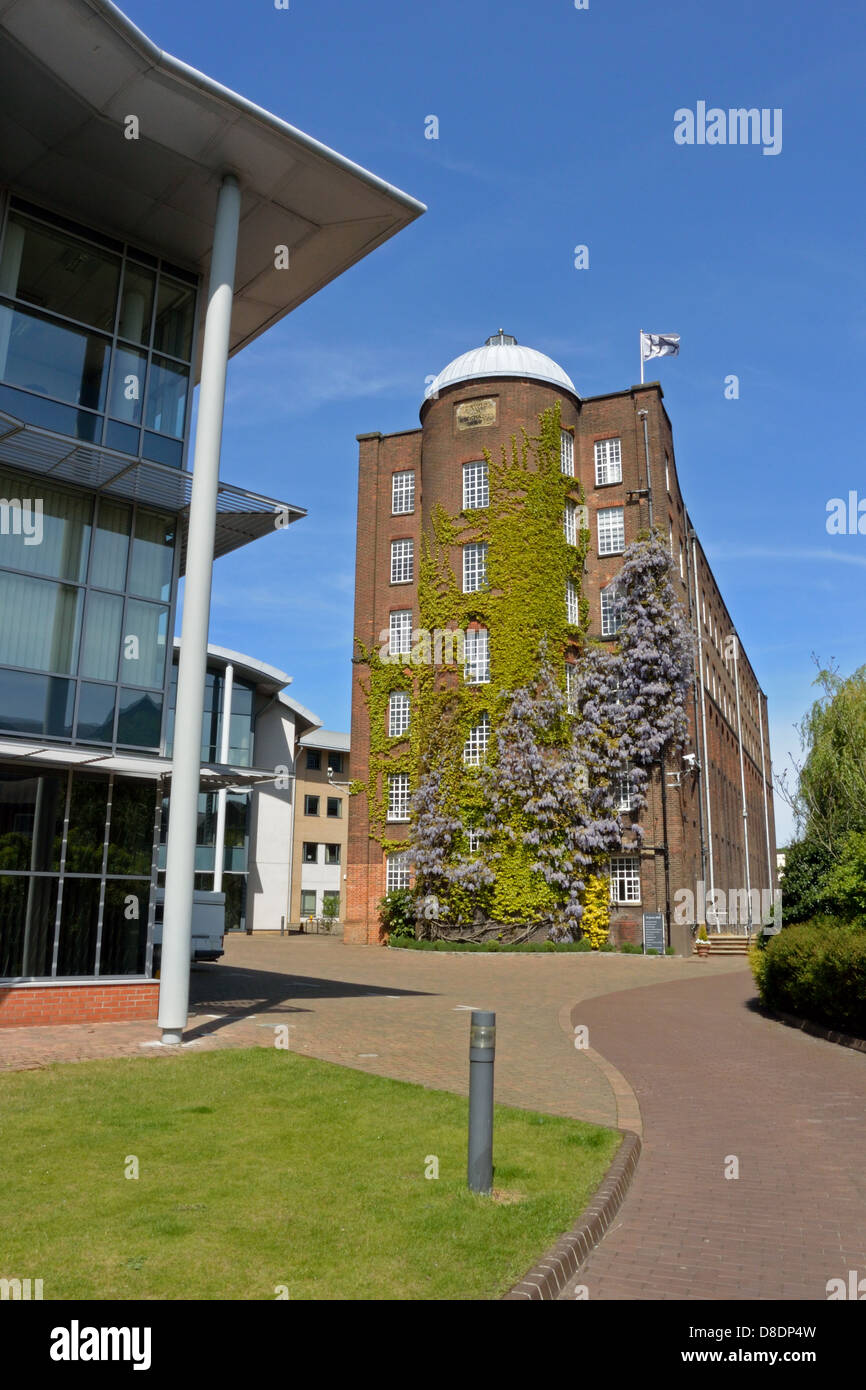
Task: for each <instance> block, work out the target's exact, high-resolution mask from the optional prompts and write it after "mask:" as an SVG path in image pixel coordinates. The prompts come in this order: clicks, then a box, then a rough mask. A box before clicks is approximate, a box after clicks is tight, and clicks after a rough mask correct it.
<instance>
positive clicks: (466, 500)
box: [463, 459, 490, 512]
mask: <svg viewBox="0 0 866 1390" xmlns="http://www.w3.org/2000/svg"><path fill="white" fill-rule="evenodd" d="M489 506H490V478H489V476H488V469H487V460H486V459H477V460H475V461H474V462H473V463H464V465H463V510H464V512H471V511H477V510H478V509H479V508H480V507H489Z"/></svg>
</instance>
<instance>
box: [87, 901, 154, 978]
mask: <svg viewBox="0 0 866 1390" xmlns="http://www.w3.org/2000/svg"><path fill="white" fill-rule="evenodd" d="M149 905H150V884H149V883H147V882H146V881H144V880H143V879H140V878H132V879H127V880H126V881H124V880H122V879H121V880H120V881H118V880H117V879H109V880H108V881H107V882H106V885H105V902H104V904H103V909H102V940H101V944H100V948H99V973H100V975H143V974H144V966H145V956H146V950H147V915H148V908H149Z"/></svg>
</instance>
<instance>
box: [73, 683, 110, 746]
mask: <svg viewBox="0 0 866 1390" xmlns="http://www.w3.org/2000/svg"><path fill="white" fill-rule="evenodd" d="M116 699H117V689H116V687H115V686H113V685H88V684H87V683H86V682H85V681H82V682H81V685H80V686H79V688H78V720H77V723H76V725H75V736H76V738H78V739H82V740H83V741H84V742H85V743H112V742H113V740H114V705H115V701H116Z"/></svg>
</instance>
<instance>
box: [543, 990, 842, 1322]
mask: <svg viewBox="0 0 866 1390" xmlns="http://www.w3.org/2000/svg"><path fill="white" fill-rule="evenodd" d="M752 997H753V989H752V987H751V982H750V980H749V977H748V976H747V975H745V974H743V973H733V974H719V973H716V972H715V971H714V973H713V974H712V975H709V976H707V977H705V978H704V979H702V980H691V981H686V982H674V983H665V984H658V985H656V986H655V987H654V988H651V989H645V990H639V991H636V990H629V991H628V992H622V993H614V994H608V995H606V997H605V998H603V999H593V1000H589V1001H587V1002H586V1003H582V1004H580V1005H578V1006H577V1007H576V1008H575V1009H574V1010H573V1011H572V1020H573V1022H574V1023H583V1024H586V1025H587V1026H588V1028H589V1036H590V1040H591V1041H592V1043H593V1045H594V1047H596V1048H598V1049H599V1050H600V1051H601V1052H602V1053H603V1054H604V1056H605V1057H606V1058H608V1059H609V1061H611V1062H613V1063H614V1064H615V1065H616V1066H617V1067H619V1068H620V1069H621V1070H622V1071H623V1072H624V1073H625V1075H626V1077H627V1078H628V1080H629V1081H630V1082H631V1084H632V1085H633V1087H634V1089H635V1091H636V1093H637V1097H638V1100H639V1103H640V1108H641V1111H642V1114H643V1122H644V1135H643V1142H644V1148H643V1152H642V1154H641V1159H640V1163H639V1165H638V1171H637V1174H636V1177H635V1180H634V1183H633V1185H632V1188H631V1190H630V1192H629V1193H628V1195H627V1197H626V1199H625V1202H624V1203H623V1206H622V1208H621V1210H620V1212H619V1214H618V1217H617V1220H616V1222H615V1223H614V1226H613V1227H612V1229H611V1230H610V1231H609V1232H608V1234H607V1235H606V1236H605V1238H604V1240H603V1241H602V1243H601V1245H600V1246H599V1247H598V1248H597V1249H596V1250H595V1251H594V1252H593V1254H592V1255H591V1256H590V1258H589V1260H588V1261H587V1263H586V1264H585V1265H584V1267H583V1270H582V1271H581V1272H580V1274H579V1276H578V1281H579V1282H580V1283H582V1284H585V1285H586V1286H587V1289H588V1292H589V1297H590V1299H591V1300H592V1299H617V1300H618V1299H661V1298H666V1299H707V1298H712V1299H775V1298H779V1299H825V1298H826V1296H827V1295H826V1283H827V1280H828V1279H834V1278H843V1279H845V1280H846V1282H847V1276H848V1271H849V1270H858V1271H859V1275H860V1277H861V1278H862V1277H863V1276H866V1165H864V1154H866V1056H864V1055H863V1054H861V1053H858V1052H853V1051H850V1050H849V1049H847V1048H844V1047H838V1046H836V1045H835V1044H833V1043H829V1042H824V1041H822V1040H821V1039H818V1038H811V1037H809V1036H807V1035H806V1034H805V1033H801V1032H798V1031H797V1030H796V1029H793V1028H787V1027H785V1026H784V1025H782V1024H779V1023H775V1022H773V1021H772V1020H769V1019H766V1018H763V1017H762V1016H761V1015H760V1014H758V1013H755V1012H754V1011H753V1010H752V1009H750V1008H749V1007H748V1001H749V1000H750V999H751V998H752ZM729 1155H733V1156H735V1157H736V1158H738V1159H739V1172H740V1176H739V1178H738V1179H736V1180H733V1179H726V1178H725V1177H724V1168H725V1162H726V1159H727V1157H728V1156H729ZM578 1281H575V1282H578ZM563 1296H564V1297H574V1290H573V1287H572V1288H570V1289H569V1290H567V1291H566V1293H565V1294H564V1295H563Z"/></svg>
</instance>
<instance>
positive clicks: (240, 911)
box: [223, 874, 247, 931]
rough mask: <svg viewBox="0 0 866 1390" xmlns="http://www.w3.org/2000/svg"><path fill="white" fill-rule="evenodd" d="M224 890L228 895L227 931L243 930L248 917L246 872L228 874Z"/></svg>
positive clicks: (224, 881) (224, 882) (224, 880)
mask: <svg viewBox="0 0 866 1390" xmlns="http://www.w3.org/2000/svg"><path fill="white" fill-rule="evenodd" d="M223 892H224V893H225V895H226V916H225V929H226V931H243V930H244V927H245V926H246V919H247V876H246V874H226V876H225V878H224V879H223Z"/></svg>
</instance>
